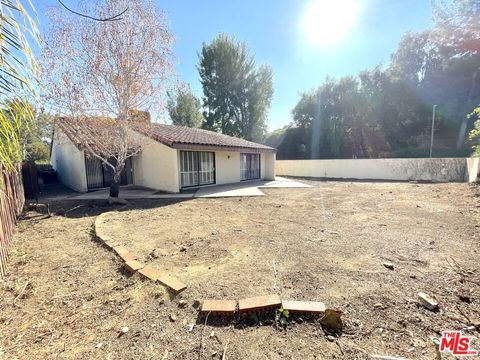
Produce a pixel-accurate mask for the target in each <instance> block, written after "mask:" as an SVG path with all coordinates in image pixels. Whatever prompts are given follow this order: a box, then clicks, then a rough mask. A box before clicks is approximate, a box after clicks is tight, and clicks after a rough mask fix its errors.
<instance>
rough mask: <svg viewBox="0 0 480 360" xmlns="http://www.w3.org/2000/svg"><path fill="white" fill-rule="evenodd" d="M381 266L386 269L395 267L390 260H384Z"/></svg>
mask: <svg viewBox="0 0 480 360" xmlns="http://www.w3.org/2000/svg"><path fill="white" fill-rule="evenodd" d="M383 266H385V267H386V268H387V269H390V270H393V269H394V268H395V266H394V265H393V264H392V263H390V262H384V263H383Z"/></svg>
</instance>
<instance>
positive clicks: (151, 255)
mask: <svg viewBox="0 0 480 360" xmlns="http://www.w3.org/2000/svg"><path fill="white" fill-rule="evenodd" d="M150 257H151V258H152V259H158V258H159V257H160V256H159V255H158V253H157V249H153V250H152V251H151V252H150Z"/></svg>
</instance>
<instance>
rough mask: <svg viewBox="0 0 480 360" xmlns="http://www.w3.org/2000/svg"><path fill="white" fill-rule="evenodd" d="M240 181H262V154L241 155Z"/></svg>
mask: <svg viewBox="0 0 480 360" xmlns="http://www.w3.org/2000/svg"><path fill="white" fill-rule="evenodd" d="M240 179H241V180H242V181H243V180H254V179H260V154H240Z"/></svg>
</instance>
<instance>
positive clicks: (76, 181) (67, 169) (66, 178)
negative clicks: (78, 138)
mask: <svg viewBox="0 0 480 360" xmlns="http://www.w3.org/2000/svg"><path fill="white" fill-rule="evenodd" d="M50 161H51V163H52V167H53V168H54V169H55V170H56V171H57V174H58V178H59V180H60V181H61V182H62V183H63V184H64V185H65V186H67V187H69V188H70V189H73V190H75V191H80V192H86V191H87V174H86V172H85V155H84V152H83V151H81V150H78V149H77V147H76V146H75V144H74V143H73V142H72V141H70V139H69V138H68V137H67V136H66V135H65V134H64V133H63V132H61V130H59V129H58V128H56V129H55V134H54V136H53V143H52V154H51V156H50Z"/></svg>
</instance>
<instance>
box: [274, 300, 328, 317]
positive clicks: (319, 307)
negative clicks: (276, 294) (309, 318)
mask: <svg viewBox="0 0 480 360" xmlns="http://www.w3.org/2000/svg"><path fill="white" fill-rule="evenodd" d="M282 308H284V309H285V310H288V312H290V313H291V314H323V312H324V311H325V309H326V307H325V304H324V303H322V302H319V301H294V300H282Z"/></svg>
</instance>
